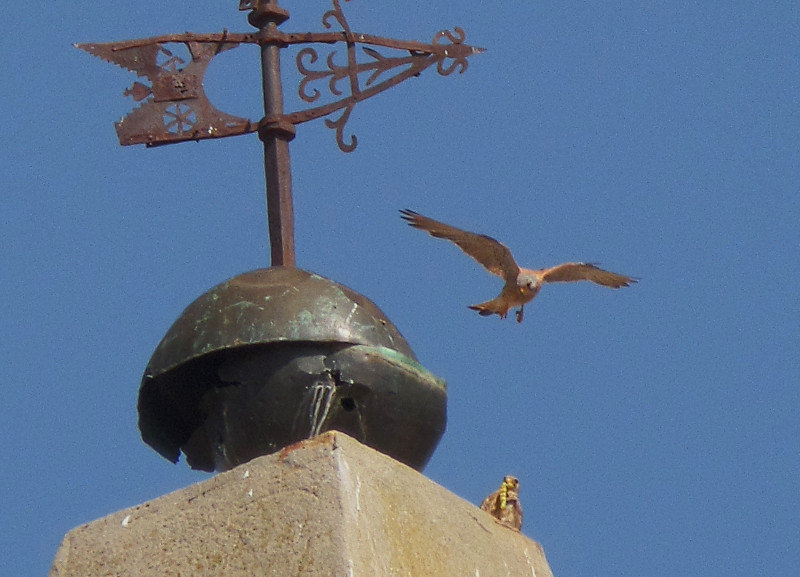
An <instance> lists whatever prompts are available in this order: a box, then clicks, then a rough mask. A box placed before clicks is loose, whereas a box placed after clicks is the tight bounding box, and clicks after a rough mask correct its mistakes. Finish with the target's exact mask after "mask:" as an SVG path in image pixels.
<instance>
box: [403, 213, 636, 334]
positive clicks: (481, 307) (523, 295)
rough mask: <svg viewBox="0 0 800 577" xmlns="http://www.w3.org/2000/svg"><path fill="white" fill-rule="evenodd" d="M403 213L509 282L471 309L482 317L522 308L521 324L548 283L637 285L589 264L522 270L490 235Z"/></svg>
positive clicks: (518, 317) (419, 225)
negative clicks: (585, 281)
mask: <svg viewBox="0 0 800 577" xmlns="http://www.w3.org/2000/svg"><path fill="white" fill-rule="evenodd" d="M400 213H401V214H402V218H403V220H405V221H406V222H407V223H408V224H409V225H410V226H413V227H414V228H418V229H420V230H424V231H427V232H428V234H430V235H431V236H433V237H436V238H444V239H447V240H449V241H451V242H453V243H455V244H456V245H458V247H459V248H460V249H461V250H463V251H464V252H465V253H467V254H468V255H469V256H471V257H472V258H474V259H475V260H476V261H478V262H479V263H480V264H482V265H483V266H484V267H485V268H486V270H488V271H489V272H490V273H492V274H496V275H497V276H499V277H500V278H502V279H503V280H504V281H505V285H504V286H503V290H502V291H500V295H499V296H498V297H497V298H494V299H492V300H490V301H486V302H484V303H480V304H477V305H472V306H470V307H469V308H471V309H472V310H475V311H478V314H480V315H482V316H489V315H494V314H496V315H500V318H502V319H504V318H506V315H507V314H508V310H509V309H511V308H513V307H516V306H518V307H519V310H517V322H518V323H521V322H522V316H523V313H524V309H525V304H526V303H529V302H530V301H532V300H533V299H534V297H535V296H536V295H537V294H539V290H540V289H541V288H542V285H543V284H544V283H551V282H575V281H581V280H588V281H592V282H593V283H596V284H599V285H602V286H606V287H609V288H613V289H618V288H620V287H627V286H630V285H631V284H632V283H635V282H637V281H636V279H634V278H632V277H629V276H625V275H621V274H616V273H613V272H609V271H607V270H603V269H601V268H600V267H598V266H597V265H595V264H591V263H586V262H567V263H564V264H560V265H558V266H554V267H551V268H543V269H527V268H520V266H519V265H518V264H517V262H516V261H515V260H514V256H513V255H512V254H511V251H510V250H509V249H508V247H507V246H506V245H504V244H503V243H501V242H499V241H497V240H495V239H493V238H492V237H490V236H486V235H485V234H476V233H474V232H468V231H466V230H461V229H460V228H456V227H454V226H450V225H447V224H444V223H443V222H439V221H437V220H433V219H432V218H428V217H427V216H422V215H421V214H418V213H416V212H414V211H413V210H401V211H400Z"/></svg>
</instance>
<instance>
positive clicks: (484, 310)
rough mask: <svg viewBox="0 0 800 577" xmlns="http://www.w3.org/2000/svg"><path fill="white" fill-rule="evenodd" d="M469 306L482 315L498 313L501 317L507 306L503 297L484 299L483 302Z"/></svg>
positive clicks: (504, 313) (504, 315)
mask: <svg viewBox="0 0 800 577" xmlns="http://www.w3.org/2000/svg"><path fill="white" fill-rule="evenodd" d="M469 308H470V309H472V310H473V311H478V314H479V315H481V316H482V317H488V316H490V315H500V317H501V318H505V317H506V315H507V314H508V308H509V307H508V305H507V304H506V303H505V301H504V300H503V299H501V298H499V297H498V298H495V299H492V300H490V301H486V302H485V303H480V304H477V305H470V306H469Z"/></svg>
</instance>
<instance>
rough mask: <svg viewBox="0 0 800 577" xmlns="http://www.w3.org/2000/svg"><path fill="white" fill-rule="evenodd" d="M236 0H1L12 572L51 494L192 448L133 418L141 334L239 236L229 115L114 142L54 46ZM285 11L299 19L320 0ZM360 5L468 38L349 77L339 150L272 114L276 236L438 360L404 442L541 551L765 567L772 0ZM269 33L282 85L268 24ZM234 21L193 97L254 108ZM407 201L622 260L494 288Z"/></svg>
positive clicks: (774, 381)
mask: <svg viewBox="0 0 800 577" xmlns="http://www.w3.org/2000/svg"><path fill="white" fill-rule="evenodd" d="M237 4H238V3H237V2H235V1H234V0H231V1H229V2H184V1H181V2H170V3H166V2H157V1H155V0H139V1H138V2H119V1H116V0H112V1H109V2H105V3H103V8H102V9H100V8H98V5H97V3H94V2H86V1H83V0H78V1H76V2H70V3H55V4H52V5H48V6H47V8H46V9H42V7H40V6H38V5H34V4H30V5H25V6H21V7H19V8H15V9H13V13H12V9H6V11H7V12H8V16H9V29H8V30H7V32H6V33H5V34H4V35H3V36H2V38H0V46H2V49H3V53H4V55H5V58H4V59H3V62H2V64H0V67H2V71H3V77H4V80H5V82H4V89H3V90H2V91H0V95H1V96H0V98H1V99H2V101H1V102H2V105H1V106H0V114H1V115H2V117H3V123H2V125H3V127H4V132H5V138H4V139H3V144H2V148H3V150H2V162H0V178H1V179H2V182H3V209H2V212H0V215H2V226H1V227H0V247H2V249H0V279H1V280H2V286H3V294H4V298H3V299H0V315H1V316H0V318H2V326H3V331H2V346H0V356H2V362H0V385H2V387H3V391H4V395H3V398H4V400H3V402H2V403H0V433H2V438H3V440H4V442H3V443H2V448H0V454H2V463H3V467H2V469H3V471H2V473H0V552H1V553H2V554H1V555H0V559H2V560H1V561H0V573H2V574H4V575H20V576H23V575H43V574H45V573H46V571H47V570H48V568H49V566H50V563H51V562H52V557H53V554H54V553H55V550H56V548H57V546H58V544H59V542H60V540H61V538H62V537H63V534H64V533H65V532H66V531H68V530H69V529H71V528H72V527H74V526H76V525H79V524H81V523H84V522H88V521H91V520H93V519H96V518H98V517H102V516H104V515H106V514H109V513H111V512H114V511H116V510H118V509H121V508H124V507H128V506H131V505H135V504H138V503H140V502H143V501H146V500H149V499H153V498H155V497H158V496H160V495H162V494H165V493H167V492H169V491H173V490H176V489H179V488H182V487H185V486H186V485H188V484H190V483H193V482H196V481H200V480H203V479H205V478H207V477H208V475H206V474H202V473H197V472H193V471H191V470H189V469H188V468H187V467H186V466H185V464H184V463H183V462H181V463H179V464H178V465H177V466H173V465H172V464H170V463H169V462H167V461H165V460H164V459H162V458H161V457H160V456H159V455H157V454H156V453H155V452H154V451H152V450H151V449H150V448H149V447H147V446H146V445H144V444H143V443H142V441H141V440H140V438H139V434H138V430H137V427H136V410H135V407H136V395H137V390H138V385H139V381H140V378H141V375H142V372H143V370H144V367H145V366H146V364H147V361H148V359H149V357H150V355H151V354H152V352H153V349H154V348H155V346H156V344H157V343H158V341H159V340H160V338H161V337H162V336H163V334H164V333H165V332H166V330H167V329H168V328H169V326H170V325H171V324H172V322H173V321H174V320H175V319H176V318H177V316H178V315H179V314H180V313H181V311H182V310H183V308H184V307H186V306H187V305H188V304H189V303H190V302H191V301H192V300H194V299H195V298H196V297H197V296H199V295H200V294H202V293H204V292H205V291H206V290H208V289H209V288H211V287H212V286H214V285H216V284H218V283H220V282H222V281H224V280H226V279H228V278H230V277H232V276H235V275H237V274H239V273H242V272H244V271H247V270H252V269H255V268H260V267H263V266H267V265H268V264H269V262H268V254H269V249H268V241H267V233H266V224H265V223H266V217H265V207H264V185H263V173H262V164H261V161H262V159H261V154H262V153H261V148H260V143H259V142H258V140H257V138H256V137H255V136H252V135H251V136H244V137H237V138H231V139H223V140H219V141H214V142H203V143H199V144H195V143H188V144H180V145H176V146H170V147H162V148H158V149H152V150H147V149H145V148H143V147H126V148H122V147H119V146H118V145H117V142H116V135H115V133H114V129H113V122H114V121H116V120H118V119H119V118H120V117H121V116H122V115H124V114H125V113H127V112H128V111H129V110H130V108H131V101H130V100H128V99H126V98H124V97H123V96H122V91H123V90H124V89H125V88H127V87H128V86H129V85H130V84H131V83H132V82H133V80H134V76H133V74H131V73H128V72H126V71H123V70H120V69H118V68H116V67H114V66H111V65H109V64H107V63H104V62H102V61H101V60H99V59H96V58H92V57H90V56H88V55H87V54H85V53H83V52H80V51H78V50H75V49H74V48H72V46H71V44H72V43H73V42H102V41H114V40H122V39H128V38H138V37H146V36H153V35H158V34H165V33H170V32H183V31H187V30H191V31H196V32H214V31H220V30H222V29H223V28H227V29H229V30H233V31H243V32H244V31H249V30H250V28H249V26H248V25H247V23H246V19H245V15H244V14H243V13H239V12H238V11H237V10H236V8H237ZM284 6H285V7H286V8H287V9H288V10H289V11H290V12H291V14H292V18H291V19H290V20H289V21H288V22H287V23H286V24H285V25H284V26H283V27H282V28H283V29H284V30H287V31H294V30H297V31H301V30H315V31H319V30H322V27H321V24H320V17H321V15H322V13H323V12H324V11H325V10H328V9H329V8H330V5H329V4H328V3H326V2H324V1H310V2H309V1H306V2H295V3H289V2H288V0H287V1H286V2H285V4H284ZM344 9H345V11H346V13H347V15H348V17H349V21H350V24H351V27H352V28H353V29H354V30H356V31H359V32H365V33H372V34H378V35H384V36H393V37H396V38H402V39H414V40H422V41H429V40H430V39H431V38H432V37H433V34H434V33H435V32H436V31H438V30H440V29H443V28H450V29H452V28H453V27H454V26H461V27H463V28H464V29H465V30H466V31H467V42H468V43H471V44H474V45H477V46H483V47H485V48H487V49H488V50H487V52H486V53H484V54H482V55H479V56H476V57H474V58H472V59H471V61H470V67H469V69H468V70H467V72H466V73H465V74H463V75H454V76H449V77H441V76H439V75H437V74H436V73H435V71H434V70H428V71H426V73H424V74H423V75H422V76H421V77H419V78H415V79H412V80H410V81H408V82H406V83H404V84H403V85H401V86H399V87H396V88H394V89H393V90H391V91H390V92H388V93H385V94H383V95H381V96H378V97H376V98H374V99H372V100H369V101H366V102H363V103H360V104H359V105H358V106H357V107H356V109H355V111H354V112H353V114H352V115H351V118H350V121H349V123H348V126H347V128H348V130H349V131H350V132H351V133H355V134H356V135H357V136H358V137H359V146H358V148H357V149H356V151H355V152H353V153H351V154H343V153H341V152H340V151H339V150H338V148H337V147H336V143H335V139H334V134H333V132H332V131H331V130H329V129H328V128H326V127H325V126H324V124H323V123H322V122H321V121H317V122H314V123H311V124H307V125H303V126H300V127H299V128H298V133H297V138H296V139H295V140H294V141H293V142H292V145H291V154H292V162H293V172H294V200H295V216H296V242H297V260H298V265H299V266H300V267H302V268H305V269H306V270H310V271H314V272H316V273H318V274H321V275H324V276H327V277H329V278H331V279H333V280H336V281H338V282H341V283H343V284H346V285H348V286H350V287H351V288H353V289H355V290H357V291H359V292H361V293H362V294H364V295H366V296H368V297H369V298H371V299H372V300H373V301H374V302H375V303H377V304H378V306H379V307H381V308H382V310H383V311H384V312H385V313H386V314H387V315H388V316H389V318H390V319H392V320H393V321H394V323H395V324H396V325H397V327H398V328H399V329H400V331H401V332H402V333H403V334H404V335H405V337H406V338H407V340H408V341H409V343H410V344H411V346H412V348H413V349H414V351H415V352H416V354H417V356H418V357H419V359H420V361H421V362H422V363H423V365H425V366H426V367H427V368H428V369H429V370H430V371H432V372H433V373H435V374H436V375H438V376H441V377H443V378H445V379H446V380H447V382H448V387H449V405H448V410H449V420H448V428H447V432H446V433H445V436H444V438H443V439H442V442H441V443H440V445H439V448H438V449H437V451H436V453H435V454H434V457H433V459H432V460H431V462H430V464H429V466H428V468H427V469H426V471H425V473H426V475H428V476H429V477H430V478H431V479H433V480H434V481H436V482H438V483H440V484H442V485H443V486H445V487H446V488H448V489H450V490H451V491H453V492H454V493H456V494H457V495H459V496H461V497H463V498H465V499H467V500H469V501H472V502H473V503H479V502H480V501H481V499H482V498H483V497H484V496H485V495H486V494H488V493H489V492H491V491H493V490H494V489H495V488H496V486H497V484H498V483H499V481H500V480H501V479H502V477H503V475H506V474H514V475H517V476H518V477H519V478H520V479H521V483H522V490H521V491H522V492H521V497H522V499H523V504H524V506H525V511H526V522H525V528H524V532H525V533H526V534H527V535H529V536H530V537H532V538H534V539H536V540H538V541H540V542H541V543H542V544H543V546H544V549H545V552H546V554H547V556H548V559H549V561H550V564H551V567H552V569H553V571H554V573H555V575H557V576H567V575H575V576H592V575H614V576H637V577H638V576H641V575H649V576H659V575H675V574H681V575H703V576H706V577H708V576H717V575H719V576H723V575H724V576H726V577H730V576H735V575H790V574H793V573H794V572H796V568H797V566H798V565H800V546H798V540H797V537H796V535H797V527H798V526H800V441H798V439H800V415H799V413H800V392H799V391H800V389H799V388H798V382H799V381H800V361H799V360H798V342H799V341H800V296H798V291H797V286H798V285H800V259H799V258H798V257H800V224H799V223H800V197H799V196H798V189H800V152H798V150H799V149H798V135H800V108H799V107H798V102H799V101H800V58H798V54H800V51H799V50H798V49H800V37H799V36H798V30H800V8H798V5H797V3H796V2H790V1H788V0H786V1H783V0H781V1H765V2H745V1H741V0H728V1H726V2H721V1H716V0H706V1H703V2H695V1H682V0H670V1H666V0H664V1H654V2H647V3H642V2H633V1H629V0H619V1H610V2H609V1H605V2H587V1H581V2H567V3H564V2H550V1H539V2H530V3H513V4H512V3H489V4H487V3H484V2H475V1H474V0H468V1H467V2H464V1H461V2H455V1H451V0H442V1H440V2H435V3H430V2H428V3H419V4H417V5H414V6H409V5H408V3H394V2H378V3H375V2H372V3H368V2H364V1H363V0H353V1H352V2H349V3H347V4H346V5H345V7H344ZM285 58H286V59H285V60H284V61H283V66H284V72H285V74H284V79H285V87H286V90H287V109H288V110H296V109H297V108H298V107H299V106H300V104H299V102H298V99H297V98H296V96H295V90H294V88H293V87H292V86H293V82H296V78H295V76H296V75H293V74H294V73H293V67H294V53H292V52H291V51H287V52H286V57H285ZM259 83H260V78H259V67H258V56H257V50H256V49H255V48H253V47H240V48H238V49H237V50H234V51H231V52H229V53H225V54H223V55H221V56H219V57H218V58H217V59H215V61H214V63H213V64H212V66H211V68H210V70H209V73H208V76H207V78H206V89H207V91H208V93H209V95H210V96H211V98H212V101H213V102H214V104H215V105H216V106H217V107H218V108H220V109H222V110H224V111H226V112H230V113H232V114H237V115H241V116H247V117H250V118H254V119H258V118H259V117H260V114H259V111H260V94H259V89H260V88H259V86H260V84H259ZM400 208H411V209H414V210H417V211H419V212H421V213H423V214H427V215H429V216H432V217H434V218H438V219H440V220H444V221H445V222H448V223H451V224H454V225H456V226H461V227H463V228H467V229H470V230H475V231H478V232H483V233H486V234H490V235H492V236H494V237H496V238H498V239H499V240H501V241H503V242H504V243H505V244H507V245H508V246H509V247H511V249H512V250H513V251H514V253H515V255H516V257H517V259H518V261H519V262H520V264H522V265H523V266H528V267H533V268H536V267H544V266H550V265H553V264H557V263H559V262H563V261H568V260H587V261H593V262H600V263H602V264H603V265H604V266H606V267H607V268H610V269H611V270H615V271H618V272H622V273H626V274H630V275H634V276H638V277H641V279H642V280H641V282H640V283H639V284H638V285H636V286H635V287H633V288H630V289H625V290H622V291H609V290H606V289H602V288H600V287H596V286H592V285H589V284H587V283H581V284H578V285H569V286H548V287H545V288H544V289H543V291H542V292H541V293H540V295H539V296H538V297H537V299H536V301H534V303H533V304H532V305H531V306H529V307H528V308H526V319H525V322H524V323H523V324H521V325H517V324H516V323H515V322H514V321H513V319H511V318H509V319H507V320H506V321H501V320H499V319H497V318H496V317H493V318H482V317H479V316H478V315H477V314H475V313H474V312H472V311H469V310H468V309H467V308H466V305H468V304H473V303H476V302H480V301H482V300H486V299H488V298H490V297H492V296H494V295H495V294H496V293H497V291H498V290H499V288H500V282H499V280H498V279H497V278H495V277H492V276H490V275H489V274H487V273H486V272H485V271H483V270H482V269H481V268H480V267H478V266H477V265H476V264H475V263H473V262H472V261H471V260H470V259H469V258H467V257H465V256H464V255H462V254H461V253H460V251H458V249H456V248H455V247H453V246H451V245H449V244H448V243H445V242H443V241H440V240H435V239H432V238H430V237H428V236H427V235H424V234H422V233H420V232H418V231H414V230H412V229H410V228H409V227H407V226H406V225H405V224H403V223H402V221H401V220H400V218H399V215H398V213H397V210H398V209H400Z"/></svg>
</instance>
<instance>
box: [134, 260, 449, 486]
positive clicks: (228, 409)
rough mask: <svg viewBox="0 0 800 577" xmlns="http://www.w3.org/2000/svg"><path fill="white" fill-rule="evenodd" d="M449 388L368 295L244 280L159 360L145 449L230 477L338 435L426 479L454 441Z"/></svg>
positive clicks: (172, 335) (153, 371)
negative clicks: (246, 465)
mask: <svg viewBox="0 0 800 577" xmlns="http://www.w3.org/2000/svg"><path fill="white" fill-rule="evenodd" d="M446 401H447V394H446V388H445V383H444V381H443V380H441V379H438V378H437V377H435V376H434V375H432V374H431V373H429V372H428V371H427V370H425V369H424V368H423V367H422V366H421V365H420V364H419V363H418V361H417V359H416V357H415V356H414V353H413V352H412V350H411V348H410V347H409V345H408V343H407V342H406V340H405V339H404V338H403V336H402V335H401V334H400V332H399V331H398V330H397V329H396V328H395V327H394V325H393V324H392V323H391V322H390V321H389V320H388V319H387V318H386V316H385V315H384V314H383V313H382V312H381V311H380V309H378V307H377V306H375V304H374V303H372V302H371V301H370V300H369V299H367V298H365V297H364V296H362V295H360V294H358V293H356V292H354V291H352V290H351V289H349V288H347V287H344V286H342V285H340V284H338V283H335V282H333V281H330V280H328V279H325V278H323V277H320V276H318V275H315V274H312V273H308V272H306V271H303V270H300V269H296V268H284V267H273V268H270V269H259V270H255V271H251V272H248V273H244V274H242V275H239V276H237V277H234V278H232V279H230V280H228V281H226V282H224V283H222V284H220V285H218V286H216V287H214V288H213V289H211V290H210V291H208V292H207V293H205V294H204V295H202V296H201V297H200V298H198V299H197V300H196V301H194V302H193V303H192V304H191V305H189V307H187V309H186V310H185V311H184V312H183V314H182V315H181V316H180V317H179V318H178V320H177V321H176V322H175V323H174V324H173V326H172V327H171V328H170V329H169V331H167V334H166V335H165V336H164V338H163V339H162V341H161V342H160V343H159V345H158V347H157V348H156V350H155V352H154V353H153V356H152V358H151V359H150V363H149V364H148V366H147V368H146V370H145V374H144V376H143V379H142V385H141V388H140V391H139V428H140V430H141V432H142V438H143V439H144V440H145V442H147V443H148V444H150V445H151V446H153V448H155V449H156V450H157V451H158V452H159V453H161V454H162V455H163V456H164V457H166V458H168V459H170V460H172V461H177V460H178V457H179V455H180V452H181V451H182V452H183V453H184V454H185V455H186V457H187V461H188V462H189V464H190V465H191V466H192V467H193V468H197V469H203V470H214V469H216V470H225V469H229V468H231V467H233V466H236V465H238V464H241V463H242V462H246V461H248V460H250V459H252V458H254V457H257V456H260V455H263V454H268V453H271V452H274V451H276V450H279V449H281V448H282V447H284V446H286V445H289V444H291V443H294V442H297V441H300V440H303V439H306V438H309V437H312V436H315V435H317V434H319V433H321V432H324V431H327V430H331V429H336V430H341V431H343V432H346V433H347V434H349V435H351V436H353V437H355V438H356V439H358V440H360V441H362V442H364V443H365V444H367V445H370V446H372V447H373V448H375V449H378V450H380V451H382V452H384V453H386V454H388V455H390V456H392V457H395V458H396V459H398V460H400V461H402V462H405V463H406V464H408V465H410V466H412V467H414V468H417V469H422V468H423V467H424V465H425V464H426V463H427V461H428V459H429V458H430V456H431V454H432V453H433V450H434V449H435V447H436V445H437V444H438V442H439V439H440V438H441V436H442V434H443V433H444V428H445V423H446Z"/></svg>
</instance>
